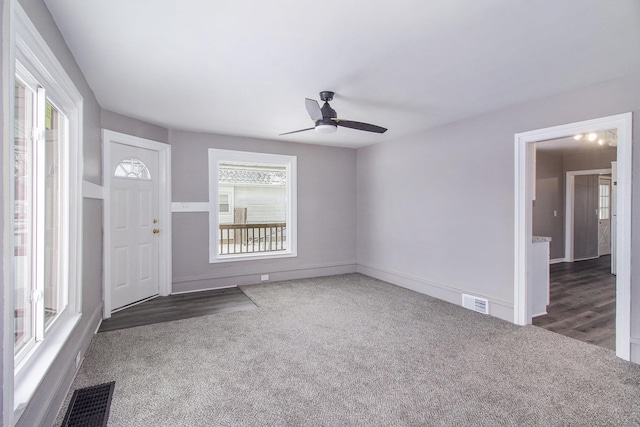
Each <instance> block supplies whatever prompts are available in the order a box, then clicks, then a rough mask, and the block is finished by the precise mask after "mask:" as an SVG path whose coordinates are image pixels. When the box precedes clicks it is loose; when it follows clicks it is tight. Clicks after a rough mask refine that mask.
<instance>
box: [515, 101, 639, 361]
mask: <svg viewBox="0 0 640 427" xmlns="http://www.w3.org/2000/svg"><path fill="white" fill-rule="evenodd" d="M632 119H633V117H632V114H631V113H624V114H618V115H614V116H608V117H601V118H598V119H593V120H585V121H582V122H576V123H569V124H566V125H560V126H553V127H549V128H544V129H538V130H533V131H529V132H523V133H517V134H515V136H514V137H515V145H516V146H515V221H514V227H515V228H514V231H515V239H514V241H515V242H514V295H513V315H514V323H516V324H518V325H527V324H530V323H531V313H529V312H528V310H527V304H528V296H527V285H528V283H530V282H531V272H530V271H528V269H527V266H530V265H531V252H532V251H531V249H532V248H531V245H532V243H531V237H532V220H531V218H532V206H531V205H532V200H533V184H534V172H535V171H534V156H533V148H534V143H535V142H537V141H543V140H548V139H556V138H561V137H566V136H568V135H574V134H578V133H587V132H597V131H601V130H607V129H616V130H617V135H618V155H617V161H618V200H617V211H618V216H617V227H618V229H617V243H616V248H617V255H618V258H617V261H616V263H617V273H618V274H617V276H616V355H617V356H618V357H620V358H622V359H625V360H629V359H630V357H631V185H632V182H631V165H632V157H631V154H632V152H631V151H632V150H631V148H632Z"/></svg>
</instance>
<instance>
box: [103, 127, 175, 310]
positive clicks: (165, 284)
mask: <svg viewBox="0 0 640 427" xmlns="http://www.w3.org/2000/svg"><path fill="white" fill-rule="evenodd" d="M113 142H116V143H118V144H124V145H130V146H132V147H137V148H144V149H147V150H152V151H157V152H158V163H159V170H160V176H159V177H158V179H159V182H158V184H159V188H160V192H159V194H158V196H159V197H158V205H159V213H158V224H159V227H158V228H159V229H160V235H159V236H158V238H159V242H158V243H159V247H158V258H159V263H158V292H159V294H160V295H164V296H166V295H169V294H171V291H172V284H171V277H172V271H171V146H170V145H169V144H164V143H162V142H157V141H152V140H150V139H144V138H138V137H136V136H132V135H126V134H124V133H119V132H114V131H111V130H107V129H102V153H103V161H102V173H103V176H104V178H103V184H104V185H103V186H104V210H103V212H104V214H103V226H104V234H103V246H102V251H103V259H104V261H103V263H104V264H103V266H102V267H103V271H104V277H103V282H102V283H103V299H104V313H103V318H104V319H108V318H109V317H111V310H112V306H111V271H110V269H111V179H112V175H113V174H112V173H111V166H110V161H111V143H113Z"/></svg>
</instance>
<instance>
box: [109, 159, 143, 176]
mask: <svg viewBox="0 0 640 427" xmlns="http://www.w3.org/2000/svg"><path fill="white" fill-rule="evenodd" d="M113 176H115V177H116V178H130V179H151V174H150V173H149V169H148V168H147V165H145V164H144V163H143V162H142V160H140V159H136V158H135V157H134V158H131V159H124V160H123V161H121V162H120V163H119V164H118V166H116V170H115V172H114V173H113Z"/></svg>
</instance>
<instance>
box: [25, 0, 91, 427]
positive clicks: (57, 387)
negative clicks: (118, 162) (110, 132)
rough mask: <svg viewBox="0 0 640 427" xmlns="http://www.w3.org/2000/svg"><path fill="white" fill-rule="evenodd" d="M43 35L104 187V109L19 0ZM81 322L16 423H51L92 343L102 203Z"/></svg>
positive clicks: (31, 4) (42, 15) (51, 31)
mask: <svg viewBox="0 0 640 427" xmlns="http://www.w3.org/2000/svg"><path fill="white" fill-rule="evenodd" d="M20 4H21V5H22V7H23V8H24V10H25V11H26V12H27V14H28V16H29V18H30V19H31V21H32V22H33V23H34V25H35V26H36V28H37V29H38V31H39V32H40V34H41V35H42V36H43V38H44V39H45V40H46V41H47V43H48V45H49V47H50V48H51V50H52V51H53V53H54V54H55V55H56V57H57V59H58V60H59V61H60V63H61V64H62V66H63V67H64V69H65V71H66V72H67V74H68V75H69V77H70V78H71V79H72V81H73V82H74V84H75V85H76V88H77V89H78V90H79V91H80V93H81V95H82V97H83V101H84V111H83V114H84V123H83V132H84V134H83V138H84V141H83V152H84V171H83V176H84V179H85V180H87V181H90V182H93V183H95V184H102V179H101V167H100V165H101V147H100V107H99V106H98V103H97V101H96V99H95V97H94V95H93V92H92V91H91V88H90V87H89V85H88V84H87V82H86V80H85V78H84V76H83V75H82V72H81V71H80V68H79V67H78V65H77V64H76V62H75V60H74V59H73V56H72V55H71V52H70V51H69V50H68V48H67V46H66V44H65V42H64V40H63V38H62V35H61V34H60V32H59V31H58V28H57V27H56V25H55V23H54V22H53V19H52V17H51V15H50V14H49V11H48V9H47V8H46V6H45V5H44V3H43V2H42V0H20ZM83 209H84V212H83V214H84V217H83V224H82V230H83V236H82V237H83V254H84V257H83V260H82V262H83V275H82V314H83V315H82V318H81V320H80V323H79V324H78V325H77V327H76V329H75V330H74V331H73V333H72V335H71V337H70V339H69V340H68V341H67V343H66V344H65V346H64V347H63V348H62V350H61V352H60V354H59V355H58V357H57V358H56V360H55V361H54V363H53V365H52V366H51V368H50V370H49V372H48V373H47V375H46V376H45V377H44V379H43V381H42V383H41V385H40V387H39V388H38V390H37V392H36V394H35V395H34V397H33V398H32V399H31V402H30V403H29V405H28V406H27V408H26V410H25V412H24V414H23V416H22V417H21V418H20V421H19V423H18V425H21V426H35V425H51V424H52V423H53V420H54V419H55V416H56V414H57V411H58V409H59V407H60V405H61V403H62V401H63V399H64V397H65V395H66V392H67V390H68V388H69V386H70V384H71V381H72V380H73V375H74V374H75V365H74V364H73V360H74V359H75V356H76V354H77V352H78V351H82V352H83V353H84V351H85V349H86V347H87V346H88V344H89V341H90V339H91V337H92V336H93V331H94V330H95V328H96V326H97V322H98V320H99V318H100V317H101V307H102V259H101V254H102V202H101V201H100V200H92V199H84V201H83Z"/></svg>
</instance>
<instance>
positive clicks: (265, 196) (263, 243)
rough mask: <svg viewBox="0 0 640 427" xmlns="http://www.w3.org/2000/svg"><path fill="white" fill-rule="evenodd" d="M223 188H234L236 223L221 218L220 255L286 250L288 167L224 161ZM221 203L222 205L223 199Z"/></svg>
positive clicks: (221, 177)
mask: <svg viewBox="0 0 640 427" xmlns="http://www.w3.org/2000/svg"><path fill="white" fill-rule="evenodd" d="M222 185H224V186H225V188H231V190H230V191H231V194H232V195H233V223H231V224H229V223H226V224H225V221H224V218H223V217H222V215H221V217H220V220H219V224H220V225H219V227H220V230H219V233H218V245H217V247H218V254H219V255H231V254H244V253H261V252H262V253H266V252H277V251H286V250H287V244H288V243H287V169H286V167H285V166H281V165H273V164H253V163H251V164H250V163H236V162H223V163H221V164H220V165H219V177H218V188H220V186H222ZM220 196H222V194H221V195H220ZM220 200H221V205H222V198H221V199H220ZM226 200H227V201H228V200H229V199H228V198H227V199H226ZM227 209H229V205H228V204H227ZM220 212H221V213H222V212H223V210H222V207H221V209H220Z"/></svg>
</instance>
